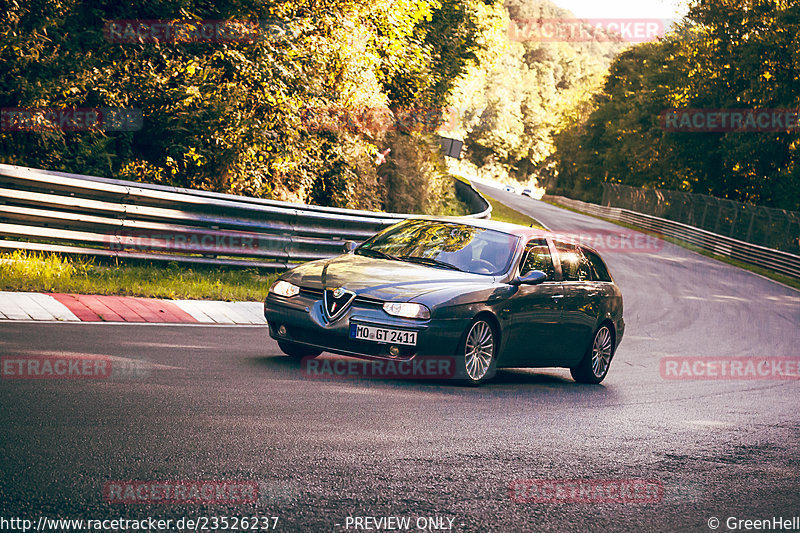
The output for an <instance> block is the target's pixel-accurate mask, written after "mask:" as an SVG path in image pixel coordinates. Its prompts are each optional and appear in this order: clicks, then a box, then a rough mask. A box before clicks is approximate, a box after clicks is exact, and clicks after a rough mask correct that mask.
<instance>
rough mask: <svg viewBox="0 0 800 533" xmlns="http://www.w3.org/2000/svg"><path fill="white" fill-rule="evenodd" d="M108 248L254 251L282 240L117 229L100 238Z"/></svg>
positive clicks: (272, 247)
mask: <svg viewBox="0 0 800 533" xmlns="http://www.w3.org/2000/svg"><path fill="white" fill-rule="evenodd" d="M104 241H105V245H106V248H107V249H109V250H127V251H162V252H164V251H171V252H183V253H213V254H246V253H250V254H257V253H258V252H259V251H260V250H278V249H282V247H283V246H285V244H286V243H285V241H283V240H281V239H276V238H270V237H264V236H263V235H258V234H229V233H224V232H221V231H213V230H208V231H206V232H203V233H199V232H194V233H190V232H184V233H148V232H139V231H131V232H128V231H121V232H119V233H118V234H115V235H108V236H106V237H105V238H104Z"/></svg>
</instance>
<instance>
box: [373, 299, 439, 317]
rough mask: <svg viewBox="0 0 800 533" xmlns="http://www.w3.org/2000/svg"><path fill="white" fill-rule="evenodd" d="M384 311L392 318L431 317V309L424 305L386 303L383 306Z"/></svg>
mask: <svg viewBox="0 0 800 533" xmlns="http://www.w3.org/2000/svg"><path fill="white" fill-rule="evenodd" d="M383 310H384V311H386V312H387V313H389V314H390V315H392V316H401V317H403V318H422V319H426V318H430V317H431V311H430V309H428V308H427V307H425V306H424V305H422V304H415V303H408V302H406V303H397V302H386V303H385V304H383Z"/></svg>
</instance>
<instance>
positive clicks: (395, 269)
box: [282, 254, 495, 301]
mask: <svg viewBox="0 0 800 533" xmlns="http://www.w3.org/2000/svg"><path fill="white" fill-rule="evenodd" d="M282 279H285V280H286V281H288V282H290V283H294V284H295V285H299V286H301V287H308V288H313V289H335V288H337V287H344V288H345V289H348V290H351V291H353V292H355V293H356V294H358V295H359V296H365V297H369V298H376V299H379V300H384V301H386V300H394V301H398V300H402V301H406V300H411V299H412V298H415V297H417V296H421V295H423V294H426V293H429V292H431V291H435V290H439V289H444V288H452V287H453V285H454V284H457V283H463V284H465V290H468V289H473V288H478V287H485V286H489V285H491V284H492V283H493V282H494V281H495V278H494V277H492V276H484V275H481V274H470V273H468V272H457V271H455V270H447V269H444V268H436V267H429V266H425V265H418V264H414V263H408V262H405V261H394V260H390V259H378V258H373V257H364V256H360V255H355V254H345V255H341V256H338V257H335V258H333V259H322V260H319V261H311V262H309V263H305V264H303V265H300V266H299V267H297V268H295V269H293V270H291V271H289V272H287V273H286V274H284V275H283V276H282Z"/></svg>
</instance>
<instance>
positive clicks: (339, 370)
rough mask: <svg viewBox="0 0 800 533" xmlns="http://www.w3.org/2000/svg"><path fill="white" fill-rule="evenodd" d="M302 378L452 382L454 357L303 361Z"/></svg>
mask: <svg viewBox="0 0 800 533" xmlns="http://www.w3.org/2000/svg"><path fill="white" fill-rule="evenodd" d="M300 366H301V368H302V375H303V377H305V378H309V379H324V378H353V379H359V378H371V379H452V378H453V377H455V375H456V368H457V366H456V361H455V358H454V357H450V356H439V357H416V358H414V359H412V360H391V359H390V360H364V359H327V358H326V359H316V358H314V357H304V358H303V360H302V361H301V363H300Z"/></svg>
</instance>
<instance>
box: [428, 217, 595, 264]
mask: <svg viewBox="0 0 800 533" xmlns="http://www.w3.org/2000/svg"><path fill="white" fill-rule="evenodd" d="M413 218H414V219H421V220H430V221H432V222H453V223H456V224H466V225H468V226H475V227H477V228H483V229H491V230H496V231H502V232H503V233H509V234H511V235H516V236H518V237H522V238H523V239H526V240H527V239H532V238H534V237H542V238H547V237H549V238H551V239H555V240H557V241H559V242H568V243H573V244H577V245H578V246H581V247H582V248H586V249H588V250H591V251H592V252H594V253H595V254H597V255H600V254H599V253H598V252H597V250H595V249H594V248H592V247H591V246H588V245H586V244H584V243H581V242H578V241H577V240H574V239H571V238H570V237H569V236H568V235H562V234H559V233H554V232H552V231H548V230H544V229H541V228H534V227H526V226H520V225H519V224H512V223H510V222H499V221H497V220H489V219H486V218H469V217H452V216H448V217H432V216H415V217H413Z"/></svg>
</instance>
